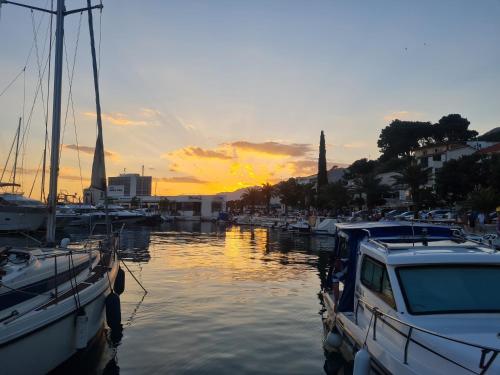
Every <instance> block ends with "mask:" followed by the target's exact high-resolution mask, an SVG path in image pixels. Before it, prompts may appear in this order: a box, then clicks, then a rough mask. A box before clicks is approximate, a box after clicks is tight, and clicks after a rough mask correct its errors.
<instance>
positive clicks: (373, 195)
mask: <svg viewBox="0 0 500 375" xmlns="http://www.w3.org/2000/svg"><path fill="white" fill-rule="evenodd" d="M380 181H381V178H379V177H376V175H375V174H374V173H370V174H367V175H364V176H362V177H359V178H357V179H355V181H354V185H355V191H356V192H357V193H358V194H361V195H363V196H364V199H365V202H366V206H367V207H368V208H369V209H372V208H374V207H375V206H378V205H382V204H384V203H385V199H384V195H385V194H386V193H388V192H389V187H388V186H387V185H384V184H381V183H380Z"/></svg>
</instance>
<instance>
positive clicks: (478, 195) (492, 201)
mask: <svg viewBox="0 0 500 375" xmlns="http://www.w3.org/2000/svg"><path fill="white" fill-rule="evenodd" d="M466 203H467V206H469V207H470V208H471V209H473V210H475V211H479V212H484V213H489V212H491V211H494V210H495V208H496V207H498V206H499V205H500V194H499V193H498V191H496V190H495V189H493V188H491V187H486V188H480V189H479V190H476V191H473V192H472V193H470V194H469V197H468V199H467V202H466Z"/></svg>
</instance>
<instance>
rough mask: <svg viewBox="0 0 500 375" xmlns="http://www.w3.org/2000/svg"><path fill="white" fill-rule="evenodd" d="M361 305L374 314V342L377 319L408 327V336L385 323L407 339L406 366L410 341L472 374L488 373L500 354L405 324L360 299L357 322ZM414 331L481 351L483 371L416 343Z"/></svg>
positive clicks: (496, 351) (498, 349) (483, 346)
mask: <svg viewBox="0 0 500 375" xmlns="http://www.w3.org/2000/svg"><path fill="white" fill-rule="evenodd" d="M359 304H363V305H364V306H366V308H367V309H368V310H369V311H370V312H371V313H372V315H373V317H374V319H373V339H374V340H376V324H377V319H381V320H382V321H384V318H388V319H389V320H392V321H394V322H397V323H399V324H401V325H403V326H405V327H408V329H409V330H408V333H407V334H406V333H404V332H401V331H400V330H398V329H397V328H396V327H394V326H392V325H391V324H389V323H388V322H385V323H386V324H387V326H388V327H390V328H391V329H393V330H394V331H395V332H397V333H399V334H400V335H401V336H404V337H406V344H405V347H404V363H405V364H408V346H409V344H410V341H413V342H414V343H415V344H417V345H419V346H420V347H422V348H423V349H426V350H427V351H429V352H431V353H433V354H436V355H437V356H439V357H441V358H443V359H445V360H447V361H449V362H451V363H453V364H455V365H457V366H459V367H461V368H463V369H465V370H467V371H469V372H471V373H474V374H479V375H482V374H485V373H486V371H487V370H488V369H489V368H490V366H491V365H492V364H493V362H494V361H495V359H496V357H497V356H498V354H499V353H500V348H493V347H490V346H486V345H479V344H474V343H471V342H467V341H464V340H460V339H456V338H453V337H449V336H446V335H442V334H440V333H437V332H434V331H431V330H428V329H425V328H422V327H418V326H416V325H414V324H411V323H408V322H404V321H402V320H401V319H398V318H396V317H394V316H391V315H389V314H387V313H385V312H383V311H381V310H380V309H379V308H378V307H376V306H372V305H370V304H369V303H367V302H366V301H365V300H363V299H361V298H359V299H358V300H357V305H356V309H355V317H356V322H357V317H358V306H359ZM413 331H419V332H422V333H425V334H428V335H430V336H434V337H438V338H441V339H443V340H447V341H450V342H454V343H457V344H461V345H465V346H469V347H472V348H476V349H479V350H481V358H480V360H479V366H478V367H479V369H480V370H481V372H476V371H475V370H471V369H469V368H467V367H465V366H463V365H461V364H460V363H457V362H455V361H454V360H452V359H450V358H447V357H446V356H445V355H443V354H440V353H438V352H436V351H435V350H433V349H431V348H429V347H427V346H426V345H424V344H422V343H421V342H418V341H416V340H415V339H414V338H412V337H411V336H412V333H413ZM490 353H491V356H490V358H489V359H488V360H486V356H487V355H488V354H490Z"/></svg>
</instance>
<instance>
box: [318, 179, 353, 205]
mask: <svg viewBox="0 0 500 375" xmlns="http://www.w3.org/2000/svg"><path fill="white" fill-rule="evenodd" d="M318 200H320V201H321V206H322V207H325V208H329V209H332V210H335V211H337V210H340V209H342V208H345V207H348V206H349V202H350V200H351V196H350V194H349V191H348V190H347V187H346V186H345V185H344V184H343V183H342V182H340V181H337V182H333V183H330V184H328V185H325V186H323V187H322V188H321V190H320V191H319V194H318Z"/></svg>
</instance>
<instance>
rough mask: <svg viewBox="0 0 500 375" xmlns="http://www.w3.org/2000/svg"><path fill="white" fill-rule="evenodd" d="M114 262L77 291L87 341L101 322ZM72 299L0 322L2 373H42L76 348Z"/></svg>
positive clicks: (113, 273) (100, 325) (74, 312)
mask: <svg viewBox="0 0 500 375" xmlns="http://www.w3.org/2000/svg"><path fill="white" fill-rule="evenodd" d="M117 271H118V262H117V261H116V260H115V261H114V262H113V264H112V270H111V272H110V273H109V280H108V277H107V276H106V275H104V277H102V278H101V279H100V280H99V281H97V282H95V284H93V285H92V286H90V287H88V288H86V289H83V290H82V291H80V292H79V298H80V305H81V307H82V308H83V309H84V311H85V314H86V316H87V318H88V322H87V324H86V337H85V338H84V340H85V341H86V342H87V343H88V342H90V341H91V340H92V339H93V338H94V337H95V336H96V334H97V333H98V332H99V329H100V328H101V327H102V325H103V322H104V313H105V300H106V297H107V296H108V295H109V293H110V289H109V284H110V282H111V285H113V282H114V279H115V278H116V273H117ZM76 311H77V310H76V302H75V299H74V298H73V297H71V298H66V299H64V300H62V301H60V302H59V303H57V304H53V305H51V306H48V307H46V308H42V309H39V310H33V311H31V312H29V313H27V314H25V315H24V316H21V317H19V318H16V319H14V320H13V321H10V322H9V321H7V322H4V323H2V324H1V325H0V363H1V369H2V373H4V374H16V375H24V374H26V375H28V374H29V375H36V374H46V373H47V372H49V371H51V370H53V369H55V368H56V367H58V366H59V365H61V364H62V363H63V362H65V361H66V360H68V359H69V358H70V357H71V356H73V355H74V354H75V353H76V352H77V351H78V349H77V347H76V339H77V328H76Z"/></svg>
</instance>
